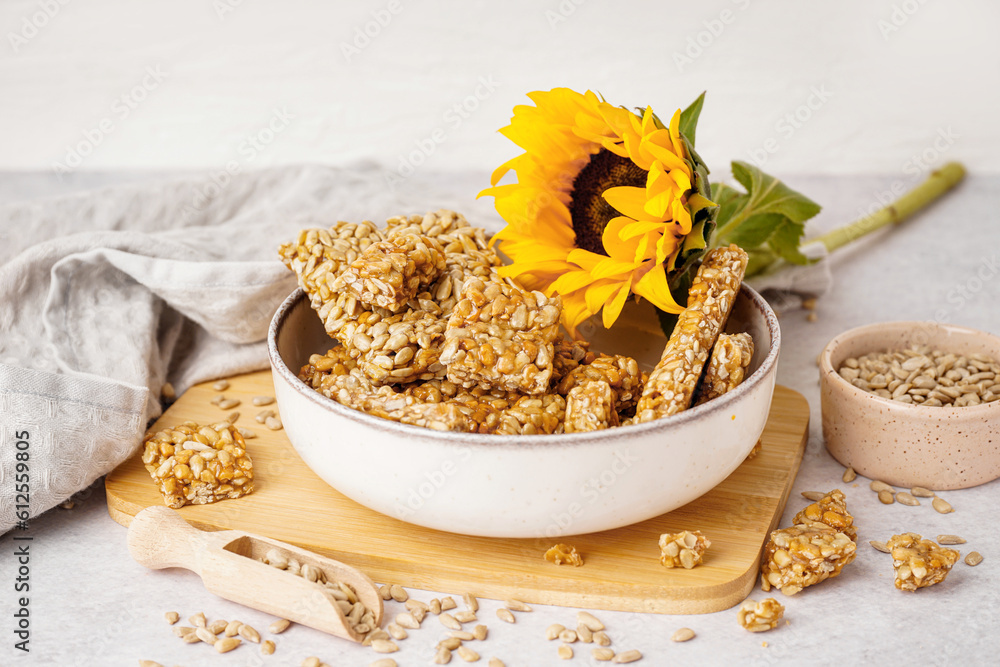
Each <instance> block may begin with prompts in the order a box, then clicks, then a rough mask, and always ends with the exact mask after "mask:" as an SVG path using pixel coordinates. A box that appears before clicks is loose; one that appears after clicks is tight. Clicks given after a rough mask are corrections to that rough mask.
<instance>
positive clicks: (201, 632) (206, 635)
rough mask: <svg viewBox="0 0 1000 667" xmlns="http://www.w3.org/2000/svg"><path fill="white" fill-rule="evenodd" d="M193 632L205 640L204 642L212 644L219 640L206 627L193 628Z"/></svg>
mask: <svg viewBox="0 0 1000 667" xmlns="http://www.w3.org/2000/svg"><path fill="white" fill-rule="evenodd" d="M194 634H195V635H196V636H197V637H198V639H200V640H201V641H203V642H205V643H206V644H212V645H213V646H214V645H215V642H217V641H219V638H218V637H216V636H215V634H214V633H213V632H212V631H210V630H209V629H208V628H202V627H198V628H195V631H194Z"/></svg>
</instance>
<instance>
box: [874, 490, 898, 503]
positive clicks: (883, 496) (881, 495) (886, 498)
mask: <svg viewBox="0 0 1000 667" xmlns="http://www.w3.org/2000/svg"><path fill="white" fill-rule="evenodd" d="M878 499H879V500H880V501H881V502H882V504H883V505H891V504H892V503H893V502H895V498H894V497H893V495H892V491H886V490H884V489H883V490H882V491H879V492H878Z"/></svg>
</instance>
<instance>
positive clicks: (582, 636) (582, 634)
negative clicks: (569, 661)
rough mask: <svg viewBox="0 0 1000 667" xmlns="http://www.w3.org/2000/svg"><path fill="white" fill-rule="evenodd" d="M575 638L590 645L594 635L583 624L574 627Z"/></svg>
mask: <svg viewBox="0 0 1000 667" xmlns="http://www.w3.org/2000/svg"><path fill="white" fill-rule="evenodd" d="M576 636H577V638H578V639H579V640H580V641H582V642H583V643H584V644H590V643H592V642H593V641H594V633H593V631H591V629H590V628H588V627H587V626H586V625H584V624H583V623H580V624H579V625H577V626H576Z"/></svg>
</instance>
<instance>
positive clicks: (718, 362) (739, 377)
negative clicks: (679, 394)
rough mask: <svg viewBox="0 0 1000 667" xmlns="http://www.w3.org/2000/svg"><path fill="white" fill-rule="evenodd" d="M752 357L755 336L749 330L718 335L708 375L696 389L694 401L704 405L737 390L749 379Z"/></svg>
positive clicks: (706, 371)
mask: <svg viewBox="0 0 1000 667" xmlns="http://www.w3.org/2000/svg"><path fill="white" fill-rule="evenodd" d="M751 359H753V338H751V337H750V334H748V333H738V334H732V335H730V334H719V340H718V341H716V343H715V346H714V347H713V348H712V357H711V358H710V359H709V360H708V365H707V366H706V367H705V377H703V378H702V379H701V382H699V383H698V388H697V389H696V390H695V396H694V404H695V405H701V404H702V403H705V402H706V401H710V400H712V399H713V398H718V397H719V396H722V395H723V394H725V393H728V392H730V391H732V390H733V389H736V387H738V386H740V383H742V382H743V380H744V379H745V378H746V374H747V369H748V368H749V367H750V360H751Z"/></svg>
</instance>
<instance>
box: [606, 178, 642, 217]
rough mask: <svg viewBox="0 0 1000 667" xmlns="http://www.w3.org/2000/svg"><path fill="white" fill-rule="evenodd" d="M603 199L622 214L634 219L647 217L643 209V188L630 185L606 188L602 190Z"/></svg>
mask: <svg viewBox="0 0 1000 667" xmlns="http://www.w3.org/2000/svg"><path fill="white" fill-rule="evenodd" d="M604 200H605V201H607V202H608V203H609V204H611V206H612V208H614V209H615V210H616V211H618V212H619V213H621V214H622V215H626V216H628V217H630V218H632V219H634V220H648V219H649V216H648V215H647V214H646V211H645V206H646V190H645V188H637V187H633V186H631V185H622V186H619V187H616V188H608V189H607V190H605V191H604Z"/></svg>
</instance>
